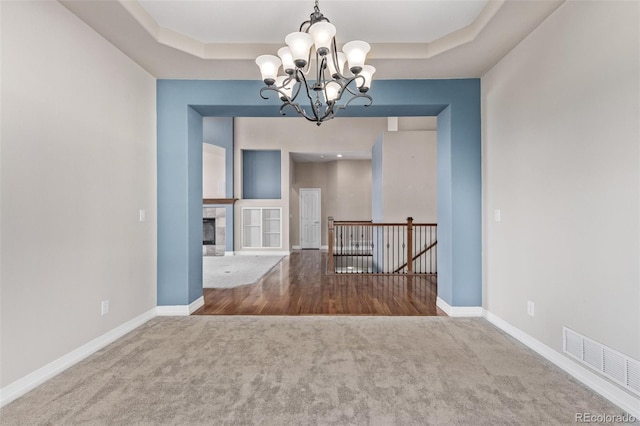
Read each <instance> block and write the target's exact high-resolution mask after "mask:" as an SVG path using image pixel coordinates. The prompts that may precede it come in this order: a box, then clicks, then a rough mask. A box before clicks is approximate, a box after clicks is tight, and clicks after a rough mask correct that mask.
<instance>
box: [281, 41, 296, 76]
mask: <svg viewBox="0 0 640 426" xmlns="http://www.w3.org/2000/svg"><path fill="white" fill-rule="evenodd" d="M278 56H279V57H280V59H282V68H283V69H284V72H286V73H287V74H293V70H294V69H295V68H296V65H295V64H294V63H293V55H292V54H291V49H289V47H287V46H285V47H281V48H280V49H279V50H278Z"/></svg>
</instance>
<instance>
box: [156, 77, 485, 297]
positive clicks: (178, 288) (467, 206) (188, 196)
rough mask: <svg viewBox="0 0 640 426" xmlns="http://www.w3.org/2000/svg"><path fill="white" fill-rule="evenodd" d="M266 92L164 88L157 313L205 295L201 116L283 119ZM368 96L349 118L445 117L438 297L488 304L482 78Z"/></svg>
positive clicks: (394, 86) (384, 83)
mask: <svg viewBox="0 0 640 426" xmlns="http://www.w3.org/2000/svg"><path fill="white" fill-rule="evenodd" d="M261 87H262V82H260V81H258V80H255V81H254V80H251V81H241V80H237V81H236V80H234V81H205V80H158V82H157V89H158V91H157V102H158V107H157V110H158V149H157V158H158V305H186V304H189V303H191V302H193V301H194V300H196V299H197V298H198V297H200V296H201V295H202V272H201V267H200V270H199V271H196V269H198V265H201V262H202V259H201V256H202V248H201V244H202V240H201V233H202V221H201V212H202V199H201V197H202V176H201V167H202V147H201V143H202V117H203V116H217V117H277V116H278V115H279V112H278V111H279V107H278V102H279V101H278V99H276V98H275V97H274V98H273V99H269V100H266V101H265V100H262V99H261V98H260V96H259V94H258V93H259V91H260V88H261ZM370 94H371V95H372V97H373V99H374V104H373V105H372V106H370V107H367V108H365V107H361V106H356V105H351V106H349V108H347V109H346V110H344V111H342V112H341V116H344V117H349V116H351V117H355V116H360V117H368V116H375V117H390V116H391V117H401V116H438V221H439V226H438V240H439V242H438V246H439V247H438V250H439V251H440V255H439V256H438V260H439V262H441V263H440V264H439V278H438V280H439V285H438V295H439V297H441V298H442V299H443V300H444V301H445V302H447V303H448V304H449V305H451V306H481V304H482V267H481V172H480V165H481V158H480V141H481V128H480V80H479V79H460V80H380V81H376V82H375V84H374V85H372V88H371V91H370ZM287 119H294V118H287ZM295 119H299V118H295ZM198 121H199V130H198ZM313 129H314V125H313V123H309V131H313ZM198 135H199V139H198ZM195 140H197V143H198V149H197V150H196V149H193V147H192V144H193V143H194V141H195ZM442 162H444V163H442ZM196 163H198V164H200V165H199V166H198V165H197V164H196ZM441 163H442V164H441ZM194 211H195V212H196V213H194ZM196 214H197V221H195V220H194V218H195V217H196ZM441 244H443V245H444V247H443V246H442V245H441ZM442 250H444V251H442ZM196 257H197V258H198V259H196ZM442 257H446V259H442ZM440 267H441V268H442V269H440Z"/></svg>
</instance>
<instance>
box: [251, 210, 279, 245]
mask: <svg viewBox="0 0 640 426" xmlns="http://www.w3.org/2000/svg"><path fill="white" fill-rule="evenodd" d="M242 247H243V248H280V247H282V209H281V208H279V207H243V208H242Z"/></svg>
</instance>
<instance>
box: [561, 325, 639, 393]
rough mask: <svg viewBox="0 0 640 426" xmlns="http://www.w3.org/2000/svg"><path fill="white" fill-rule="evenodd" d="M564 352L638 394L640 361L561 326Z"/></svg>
mask: <svg viewBox="0 0 640 426" xmlns="http://www.w3.org/2000/svg"><path fill="white" fill-rule="evenodd" d="M562 343H563V348H564V352H565V353H566V354H569V355H570V356H571V357H573V358H575V359H577V360H578V361H580V362H582V363H583V364H585V365H588V366H589V367H591V368H592V369H594V370H596V371H598V372H599V373H600V374H602V375H604V376H605V377H608V378H609V379H611V380H613V381H614V382H616V383H618V384H620V385H622V386H623V387H624V388H625V389H628V390H630V391H631V392H633V393H635V394H638V395H640V362H638V361H637V360H635V359H633V358H629V357H628V356H626V355H623V354H621V353H620V352H617V351H615V350H613V349H611V348H609V347H607V346H605V345H603V344H601V343H598V342H595V341H593V340H591V339H589V338H588V337H585V336H583V335H581V334H579V333H576V332H575V331H573V330H571V329H569V328H567V327H563V328H562Z"/></svg>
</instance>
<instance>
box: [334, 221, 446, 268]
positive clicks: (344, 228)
mask: <svg viewBox="0 0 640 426" xmlns="http://www.w3.org/2000/svg"><path fill="white" fill-rule="evenodd" d="M436 246H437V224H435V223H414V222H413V218H411V217H409V218H407V222H406V223H373V222H371V221H336V220H335V219H334V218H333V217H329V229H328V264H327V266H328V268H327V269H328V271H329V272H330V273H350V274H429V275H437V273H438V272H437V250H436Z"/></svg>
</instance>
